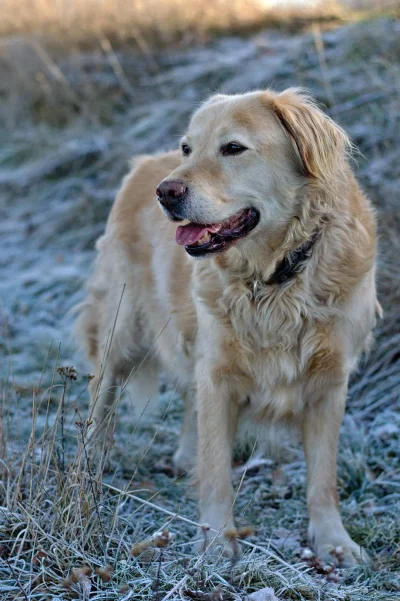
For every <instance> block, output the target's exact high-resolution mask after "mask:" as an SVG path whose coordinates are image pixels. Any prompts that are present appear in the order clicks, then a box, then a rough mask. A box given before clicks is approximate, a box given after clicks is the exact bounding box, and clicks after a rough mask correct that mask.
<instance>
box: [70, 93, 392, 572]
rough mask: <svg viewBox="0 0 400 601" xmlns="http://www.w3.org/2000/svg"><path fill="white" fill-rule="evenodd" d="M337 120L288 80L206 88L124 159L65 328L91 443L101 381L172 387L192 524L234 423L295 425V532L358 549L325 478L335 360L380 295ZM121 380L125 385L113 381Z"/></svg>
mask: <svg viewBox="0 0 400 601" xmlns="http://www.w3.org/2000/svg"><path fill="white" fill-rule="evenodd" d="M349 148H350V143H349V139H348V137H347V135H346V134H345V132H344V131H343V130H342V129H340V127H338V126H337V125H336V124H335V123H334V122H333V121H332V120H331V119H330V118H329V117H327V116H326V115H325V114H324V113H323V112H322V111H321V110H319V109H318V108H317V106H316V105H315V103H314V102H313V101H312V100H311V99H310V98H309V97H308V96H306V95H305V94H304V93H302V92H301V91H299V90H297V89H288V90H286V91H284V92H282V93H276V92H273V91H268V90H267V91H257V92H251V93H247V94H243V95H232V96H228V95H216V96H214V97H212V98H210V99H209V100H208V101H206V102H205V103H204V104H203V105H202V106H201V107H200V109H199V110H197V111H196V112H195V114H194V115H193V117H192V119H191V121H190V124H189V127H188V130H187V133H186V135H185V137H184V138H183V140H182V142H181V148H180V150H179V151H174V152H168V153H164V154H158V155H155V156H145V157H140V158H138V159H137V160H136V161H135V163H134V166H133V169H132V171H131V173H130V174H129V175H128V176H127V177H126V178H125V180H124V183H123V186H122V189H121V191H120V193H119V195H118V197H117V199H116V202H115V204H114V206H113V208H112V210H111V214H110V217H109V219H108V223H107V227H106V231H105V234H104V236H102V237H101V238H100V240H99V241H98V245H97V248H98V256H97V260H96V264H95V269H94V274H93V275H92V277H91V279H90V280H89V284H88V296H87V299H86V301H85V302H84V303H83V305H82V307H81V315H80V317H79V320H78V324H77V327H78V331H79V333H80V335H81V336H82V337H83V338H84V339H85V340H86V346H87V351H88V355H89V357H90V359H91V360H92V361H93V363H94V370H95V378H94V379H93V380H92V382H91V419H92V422H93V425H92V431H93V434H92V440H94V441H95V442H96V444H97V445H99V444H102V443H104V440H109V439H110V437H111V435H112V432H111V429H110V426H109V425H108V424H109V423H110V415H112V414H113V407H114V411H115V399H116V397H117V395H116V387H117V385H122V387H123V388H124V387H125V386H126V383H127V382H128V381H129V380H131V383H133V385H134V392H133V393H132V394H133V397H132V398H133V399H134V401H135V402H139V401H140V400H142V401H144V402H147V401H148V400H149V399H150V398H151V397H156V396H157V394H158V373H159V371H164V372H168V373H169V374H170V376H171V377H172V378H173V381H174V383H175V384H174V385H175V386H176V387H177V389H178V390H179V392H180V393H181V395H182V396H183V399H184V402H185V415H184V423H183V429H182V434H181V437H180V442H179V447H178V450H177V451H176V453H175V455H174V462H175V466H176V469H177V470H178V471H181V470H186V471H187V470H189V469H191V468H192V467H193V466H194V467H195V474H196V482H197V485H198V494H199V510H200V518H199V520H200V523H202V524H205V523H207V524H208V525H209V526H210V527H211V528H214V529H216V530H218V531H219V532H220V536H219V538H218V537H216V538H215V539H214V544H215V543H217V544H218V543H219V544H221V542H222V541H225V543H226V544H227V545H228V547H229V545H231V546H232V548H233V547H236V544H235V543H234V542H232V543H229V542H227V540H228V538H229V537H226V536H225V538H224V532H225V533H226V532H227V531H231V530H232V528H234V518H233V505H234V492H233V489H232V483H231V459H232V448H233V445H234V440H235V434H236V431H237V428H238V424H239V423H240V422H241V420H244V419H249V420H251V421H252V422H254V423H255V424H258V427H260V426H261V424H268V425H269V427H270V428H271V427H272V428H274V427H275V426H276V427H278V426H279V427H280V425H284V426H290V427H295V428H296V429H297V430H298V431H299V433H300V435H301V436H302V440H303V444H304V450H305V457H306V462H307V480H308V482H307V504H308V512H309V520H310V521H309V538H310V542H311V544H312V545H313V547H314V550H315V552H316V553H317V554H318V556H319V557H320V558H322V559H323V560H325V561H331V562H332V561H333V555H332V553H331V552H332V550H333V549H335V548H337V547H341V548H342V557H343V564H344V565H349V564H350V565H351V564H354V563H356V562H357V561H360V560H362V561H363V560H367V559H368V556H367V554H366V553H365V552H364V551H362V550H361V548H360V547H359V545H358V544H356V543H355V542H354V541H353V540H352V539H351V538H350V536H349V534H348V533H347V531H346V529H345V528H344V526H343V523H342V520H341V517H340V513H339V508H338V495H337V488H336V455H337V446H338V438H339V428H340V425H341V422H342V418H343V413H344V409H345V403H346V394H347V383H348V378H349V374H350V373H351V371H352V370H354V369H355V367H356V365H357V360H358V358H359V356H360V354H361V353H362V352H363V351H364V350H366V349H368V347H369V345H370V343H371V340H372V335H371V330H372V328H373V326H374V324H375V319H376V314H377V313H378V314H379V312H380V306H379V304H378V302H377V299H376V292H375V261H376V233H375V216H374V211H373V209H372V207H371V204H370V202H369V201H368V200H367V198H366V197H365V196H364V194H363V193H362V192H361V190H360V188H359V186H358V184H357V182H356V180H355V177H354V175H353V173H352V170H351V167H350V164H349V160H348V154H349ZM131 390H132V388H131Z"/></svg>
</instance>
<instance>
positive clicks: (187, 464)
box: [172, 447, 195, 478]
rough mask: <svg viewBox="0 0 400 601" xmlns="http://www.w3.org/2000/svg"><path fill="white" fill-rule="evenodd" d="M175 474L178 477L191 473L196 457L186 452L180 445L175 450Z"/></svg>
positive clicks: (173, 461)
mask: <svg viewBox="0 0 400 601" xmlns="http://www.w3.org/2000/svg"><path fill="white" fill-rule="evenodd" d="M172 464H173V468H174V475H175V477H176V478H177V477H178V476H182V475H189V474H191V473H192V471H193V469H194V464H195V459H194V458H193V457H192V456H191V455H188V454H186V453H185V452H184V451H183V450H182V449H181V448H180V447H179V448H178V449H177V450H176V451H175V453H174V456H173V458H172Z"/></svg>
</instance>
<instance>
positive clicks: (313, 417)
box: [302, 383, 369, 565]
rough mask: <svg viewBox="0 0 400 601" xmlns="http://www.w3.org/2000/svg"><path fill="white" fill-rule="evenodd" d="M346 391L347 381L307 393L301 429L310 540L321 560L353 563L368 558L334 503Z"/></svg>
mask: <svg viewBox="0 0 400 601" xmlns="http://www.w3.org/2000/svg"><path fill="white" fill-rule="evenodd" d="M346 393H347V383H345V384H342V385H335V386H331V387H329V388H328V389H327V390H325V391H324V392H322V391H321V390H320V391H319V392H318V394H311V395H309V397H308V404H307V407H306V409H305V411H304V415H303V428H302V429H303V441H304V451H305V455H306V461H307V480H308V488H307V505H308V512H309V518H310V523H309V538H310V542H311V543H312V545H313V547H314V549H315V551H316V553H317V555H318V556H319V557H320V558H321V559H322V560H324V561H327V562H330V563H332V562H334V561H335V562H339V563H341V564H342V565H353V564H355V563H357V562H358V561H368V559H369V558H368V554H367V553H366V552H365V551H363V550H362V549H361V548H360V546H359V545H357V543H355V542H354V541H353V540H352V539H351V538H350V536H349V534H348V533H347V531H346V529H345V527H344V526H343V523H342V519H341V517H340V513H339V506H338V495H337V488H336V487H337V483H336V462H337V447H338V439H339V429H340V425H341V423H342V419H343V413H344V407H345V402H346Z"/></svg>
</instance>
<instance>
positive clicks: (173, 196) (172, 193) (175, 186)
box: [156, 179, 187, 209]
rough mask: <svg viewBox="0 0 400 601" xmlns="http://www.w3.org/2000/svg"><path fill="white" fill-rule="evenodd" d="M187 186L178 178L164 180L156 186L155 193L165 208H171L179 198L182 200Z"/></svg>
mask: <svg viewBox="0 0 400 601" xmlns="http://www.w3.org/2000/svg"><path fill="white" fill-rule="evenodd" d="M186 192H187V186H185V184H184V183H183V182H181V181H179V180H173V179H171V180H168V179H167V180H164V181H162V182H161V184H160V185H159V186H158V188H157V190H156V193H157V197H158V200H159V202H160V203H161V204H162V205H163V207H165V208H166V209H172V208H173V207H174V206H175V205H176V204H177V203H178V202H179V201H180V200H183V198H184V196H185V194H186Z"/></svg>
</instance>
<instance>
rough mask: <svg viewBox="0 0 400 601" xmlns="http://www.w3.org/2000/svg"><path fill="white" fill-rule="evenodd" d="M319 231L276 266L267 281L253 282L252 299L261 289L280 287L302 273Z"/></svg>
mask: <svg viewBox="0 0 400 601" xmlns="http://www.w3.org/2000/svg"><path fill="white" fill-rule="evenodd" d="M320 233H321V230H319V229H317V230H316V231H315V232H314V233H313V234H312V236H311V238H309V239H308V240H306V241H305V242H304V243H303V244H302V245H301V246H298V247H297V248H295V249H294V250H292V251H291V252H290V253H289V255H287V256H286V257H284V258H283V259H282V260H281V261H280V262H279V263H278V264H277V266H276V268H275V271H274V272H273V273H272V275H271V276H270V277H269V278H268V280H254V281H253V297H254V298H256V297H257V296H258V293H259V291H260V289H261V288H263V287H265V286H281V285H283V284H286V283H287V282H289V281H291V280H293V279H294V278H295V277H296V275H297V274H299V273H301V272H302V271H304V269H305V268H306V266H307V263H308V261H309V260H310V258H311V256H312V253H313V249H314V245H315V243H316V242H317V240H318V238H319V235H320Z"/></svg>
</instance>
